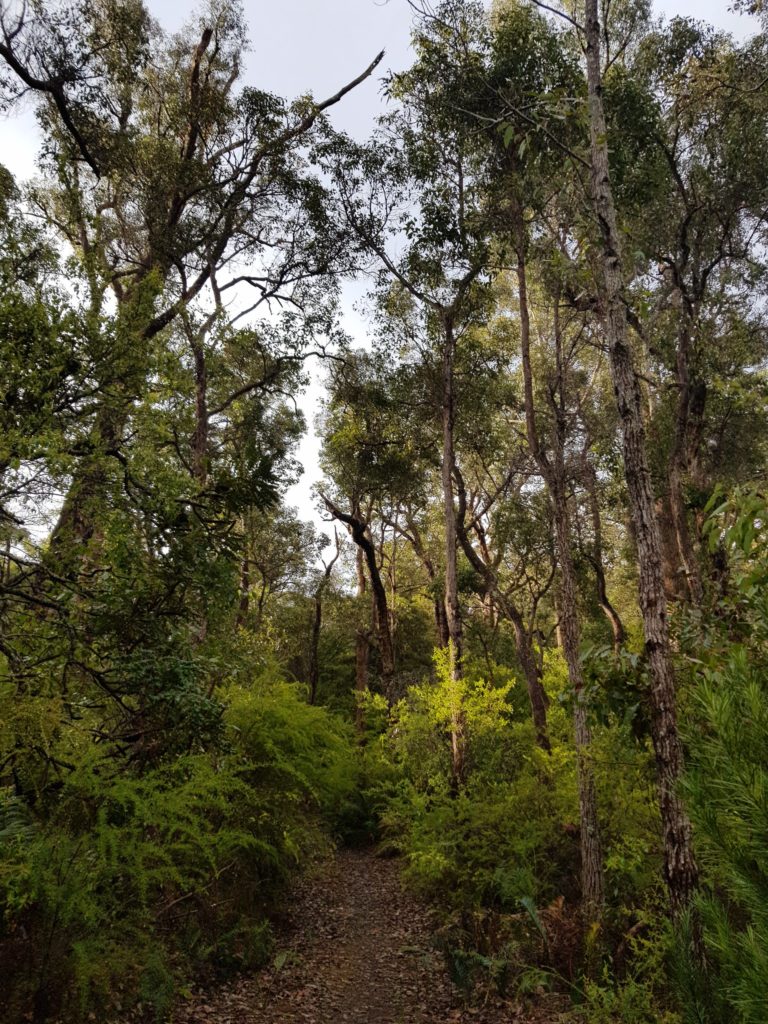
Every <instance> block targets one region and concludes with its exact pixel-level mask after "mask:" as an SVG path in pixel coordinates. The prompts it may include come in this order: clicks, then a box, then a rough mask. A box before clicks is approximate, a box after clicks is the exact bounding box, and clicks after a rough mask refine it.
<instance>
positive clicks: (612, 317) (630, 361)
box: [583, 0, 698, 916]
mask: <svg viewBox="0 0 768 1024" xmlns="http://www.w3.org/2000/svg"><path fill="white" fill-rule="evenodd" d="M583 36H584V40H585V43H586V69H587V86H588V112H589V134H590V150H589V152H590V189H591V196H592V201H593V203H594V210H595V216H596V218H597V223H598V227H599V230H600V241H599V246H600V248H599V249H598V258H599V274H600V277H599V282H600V311H601V313H602V315H603V317H604V323H605V332H606V339H607V343H608V351H609V355H610V362H611V372H612V377H613V386H614V392H615V396H616V404H617V408H618V412H619V419H620V423H621V431H622V441H623V456H624V471H625V475H626V482H627V491H628V495H629V504H630V510H631V513H632V522H633V526H634V537H635V542H636V545H637V556H638V567H639V597H640V609H641V613H642V617H643V628H644V632H645V650H646V654H647V657H648V664H649V668H650V676H651V686H650V692H649V697H650V706H651V735H652V738H653V745H654V751H655V754H656V766H657V775H658V784H659V803H660V810H661V818H662V825H663V830H664V875H665V879H666V882H667V887H668V891H669V897H670V903H671V907H672V912H673V914H675V915H676V916H679V915H680V914H681V913H682V912H683V911H684V910H685V909H686V907H687V906H688V905H689V903H690V901H691V899H692V896H693V893H694V892H695V889H696V886H697V884H698V867H697V864H696V860H695V857H694V853H693V843H692V835H691V824H690V820H689V818H688V815H687V813H686V811H685V808H684V806H683V802H682V799H681V797H680V795H679V793H678V783H679V779H680V776H681V773H682V770H683V746H682V740H681V738H680V733H679V730H678V723H677V709H676V706H677V702H676V692H675V678H674V672H673V667H672V660H671V652H670V644H669V624H668V620H667V602H666V597H665V593H664V581H663V573H662V557H661V542H660V537H659V526H658V522H657V519H656V514H655V502H654V493H653V487H652V482H651V475H650V468H649V464H648V452H647V448H646V432H645V425H644V422H643V411H642V398H641V391H640V384H639V381H638V376H637V372H636V369H635V362H634V354H633V351H632V345H631V342H630V339H629V336H628V326H627V306H626V300H625V271H624V263H623V256H622V253H623V249H624V246H623V239H622V236H621V233H620V229H619V222H618V218H617V212H616V203H615V200H614V195H613V189H612V186H611V170H610V162H609V157H608V152H609V150H608V128H607V124H606V119H605V107H604V102H603V71H604V66H603V63H602V61H601V53H602V30H601V23H600V15H599V9H598V3H597V0H585V3H584V27H583Z"/></svg>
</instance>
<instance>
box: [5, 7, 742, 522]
mask: <svg viewBox="0 0 768 1024" xmlns="http://www.w3.org/2000/svg"><path fill="white" fill-rule="evenodd" d="M148 2H149V7H150V10H151V11H152V12H153V14H154V15H155V16H156V17H157V19H158V20H159V21H160V23H161V24H162V25H163V26H164V27H165V28H167V29H169V30H174V29H177V28H178V27H180V25H181V24H182V22H183V21H184V20H185V19H186V17H187V16H188V12H189V11H190V10H191V9H192V5H187V4H183V3H182V4H180V3H178V2H176V3H174V2H171V0H148ZM244 7H245V12H246V17H247V19H248V23H249V25H250V37H251V50H250V53H249V55H248V63H247V68H246V74H245V77H246V80H247V81H248V82H250V83H253V84H254V85H257V86H259V87H260V88H263V89H268V90H270V91H272V92H275V93H278V94H280V95H283V96H286V97H288V98H292V97H294V96H297V95H301V94H304V93H307V92H311V93H312V94H313V95H314V96H315V98H317V99H321V98H325V97H326V96H328V95H331V94H333V93H334V92H336V90H337V89H338V88H339V87H340V86H341V85H343V84H345V83H346V82H348V81H350V80H351V79H353V78H354V77H356V75H358V74H359V73H360V71H362V70H363V68H365V67H366V66H367V65H368V64H369V63H370V61H371V60H372V59H373V57H374V56H375V55H376V54H377V53H378V52H379V51H380V50H382V49H383V50H385V51H386V56H385V58H384V61H383V63H382V65H381V68H382V71H383V72H386V71H387V70H393V71H399V70H402V69H403V68H405V67H407V66H408V63H409V54H408V46H409V36H410V23H411V10H410V7H409V5H408V0H388V2H387V0H279V2H274V0H272V2H269V3H267V2H265V0H244ZM655 8H656V10H657V11H658V12H659V13H662V14H664V15H666V16H667V17H672V16H674V15H676V14H680V15H686V16H692V17H696V18H701V19H703V20H706V21H709V22H711V23H712V24H714V25H716V26H717V27H719V28H724V29H727V30H728V31H731V32H733V33H734V35H737V36H744V35H746V34H747V33H748V32H749V31H750V29H751V27H752V23H751V21H750V19H747V18H744V17H740V16H738V15H736V14H734V13H732V12H731V11H729V10H728V4H725V3H718V2H715V0H698V2H694V0H685V2H678V3H675V2H672V0H665V2H658V0H657V2H656V4H655ZM381 77H382V75H381V74H377V76H376V77H375V78H372V79H369V80H368V81H367V82H365V83H363V85H361V86H360V87H359V88H357V89H355V90H354V91H353V92H352V93H351V94H350V95H348V96H347V97H345V99H344V100H343V101H342V102H341V103H340V104H339V105H338V106H336V107H335V108H334V109H333V112H332V118H333V121H334V124H335V125H336V126H337V127H339V128H342V129H344V130H346V131H348V132H350V133H351V134H353V135H356V136H358V137H361V138H362V137H365V136H366V135H367V134H368V132H369V130H370V128H371V124H372V121H373V119H374V118H375V116H376V114H377V113H378V112H379V111H380V110H381V109H382V100H381ZM36 149H37V141H36V135H35V123H34V119H33V118H32V116H31V114H30V112H28V111H27V112H25V113H24V114H23V115H22V116H20V117H15V118H13V119H7V120H5V121H0V160H2V162H3V163H5V164H6V166H7V167H8V168H9V170H11V171H12V173H14V174H15V175H16V176H17V178H19V179H24V178H25V177H28V176H29V175H30V174H32V173H33V171H34V158H35V152H36ZM360 292H361V287H360V286H359V285H358V286H357V287H350V288H348V289H347V290H346V292H345V303H344V305H345V324H346V327H347V329H348V330H349V331H350V332H351V333H353V334H354V335H357V336H360V335H361V334H362V332H363V330H364V327H363V322H362V320H361V318H360V317H359V316H358V315H357V314H356V312H355V311H354V309H353V300H354V299H355V298H356V297H357V296H359V294H360ZM360 340H362V338H360ZM318 391H319V389H318V386H317V384H315V386H313V387H312V388H311V389H310V391H309V393H308V394H307V395H306V396H304V398H303V400H302V405H303V408H304V411H305V414H306V416H307V421H308V423H309V427H310V430H309V433H308V435H307V437H306V438H305V440H304V442H303V443H302V446H301V451H300V457H301V460H302V462H303V464H304V467H305V473H304V476H303V478H302V481H301V483H300V484H299V485H298V486H297V487H295V488H292V490H291V492H290V493H289V501H290V502H291V504H294V505H296V506H298V507H299V509H300V511H301V514H302V516H303V517H304V518H315V516H314V515H313V511H312V502H311V499H310V490H311V487H312V484H313V483H314V482H315V481H316V480H317V479H318V476H319V473H318V470H317V448H318V445H317V439H316V438H315V437H314V435H313V432H312V420H313V418H314V415H315V411H316V408H317V400H318Z"/></svg>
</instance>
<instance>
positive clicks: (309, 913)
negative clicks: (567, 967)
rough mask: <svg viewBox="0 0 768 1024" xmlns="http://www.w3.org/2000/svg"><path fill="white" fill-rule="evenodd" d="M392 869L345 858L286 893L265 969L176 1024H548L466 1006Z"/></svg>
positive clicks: (194, 1005) (520, 1012) (426, 922)
mask: <svg viewBox="0 0 768 1024" xmlns="http://www.w3.org/2000/svg"><path fill="white" fill-rule="evenodd" d="M399 873H400V865H399V864H398V863H397V861H395V860H392V859H383V858H381V857H377V856H376V855H375V854H374V852H373V851H371V850H345V851H342V852H341V853H339V854H338V855H337V856H336V857H335V858H334V859H333V860H332V861H330V862H329V863H328V864H326V865H324V866H323V868H322V869H321V870H320V871H319V872H317V873H316V874H314V875H313V876H312V877H310V878H307V879H304V880H303V881H302V882H301V883H300V884H299V885H298V886H297V888H296V889H295V890H294V892H293V894H292V899H291V906H290V911H289V915H288V917H287V919H286V921H285V922H284V923H283V925H282V926H281V927H280V930H279V933H278V936H277V946H276V954H275V956H274V957H273V960H272V963H271V965H270V966H269V967H267V968H265V969H263V970H262V971H259V972H257V973H256V974H254V975H251V976H250V977H249V976H245V977H241V978H239V979H237V980H236V981H235V982H232V983H229V984H228V985H226V986H223V987H222V988H220V989H218V990H217V991H214V992H206V993H200V994H198V995H196V996H194V997H193V998H192V999H190V1000H189V1001H188V1003H187V1004H186V1005H185V1006H184V1007H183V1008H182V1009H181V1010H180V1011H179V1012H178V1013H177V1015H175V1017H174V1020H175V1021H176V1022H178V1024H470V1022H471V1024H502V1022H503V1024H555V1022H556V1021H557V1020H561V1019H562V1018H560V1016H559V1015H558V1014H555V1015H553V1014H552V1012H551V1009H550V1011H549V1012H545V1011H544V1008H543V1007H541V1008H539V1009H538V1010H536V1009H535V1008H532V1007H530V1006H528V1007H525V1008H524V1007H522V1006H521V1005H518V1004H516V1003H513V1002H509V1001H502V1000H500V999H499V998H498V997H496V996H492V997H490V998H488V999H486V1000H485V1001H484V1002H483V1004H482V1005H472V1006H468V1005H466V1001H465V1000H464V999H463V998H462V995H461V993H459V992H458V990H457V989H456V988H455V987H454V986H453V985H452V984H451V981H450V978H449V976H448V973H447V970H446V966H445V960H444V958H443V956H442V955H441V954H440V953H439V952H438V951H437V950H436V949H435V948H434V944H433V942H432V936H433V932H434V930H433V927H432V925H431V918H430V914H429V911H428V909H427V908H425V906H424V905H423V904H422V903H420V902H419V900H418V899H416V898H415V897H414V896H413V895H411V894H410V893H408V892H407V891H406V890H405V889H404V888H403V887H402V885H401V882H400V878H399Z"/></svg>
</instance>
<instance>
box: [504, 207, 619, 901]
mask: <svg viewBox="0 0 768 1024" xmlns="http://www.w3.org/2000/svg"><path fill="white" fill-rule="evenodd" d="M515 235H516V246H517V288H518V303H519V307H520V354H521V360H522V369H523V399H524V404H525V426H526V434H527V437H528V445H529V447H530V449H531V454H532V455H533V458H534V460H535V462H536V465H537V466H538V468H539V472H540V473H541V475H542V477H543V479H544V483H545V484H546V487H547V490H548V491H549V496H550V501H551V503H552V510H553V513H554V519H555V538H556V545H557V561H558V565H559V567H560V614H559V616H558V618H559V628H560V636H561V641H562V647H563V654H564V655H565V661H566V665H567V666H568V681H569V683H570V686H571V689H572V691H573V700H574V704H573V731H574V740H575V745H576V758H577V763H578V782H579V815H580V817H579V820H580V845H581V898H582V904H583V908H584V912H585V914H586V916H587V918H588V919H589V920H596V919H599V918H600V917H601V916H602V912H603V905H604V903H605V884H604V880H603V851H602V843H601V840H600V824H599V820H598V814H597V791H596V788H595V777H594V772H593V770H592V763H591V760H590V747H591V744H592V734H591V730H590V727H589V720H588V717H587V706H586V702H585V686H584V674H583V672H582V669H581V653H580V651H579V646H580V642H581V630H580V627H579V618H578V607H577V591H576V572H575V568H574V563H573V547H572V538H571V526H570V516H569V512H568V499H567V493H566V473H565V433H566V429H567V427H566V423H565V402H564V393H565V380H564V375H565V367H564V365H563V361H562V352H561V345H560V325H559V316H558V309H559V306H558V304H559V297H558V296H555V302H554V335H555V345H556V357H557V360H556V361H557V381H556V385H557V394H558V395H559V399H560V403H559V405H557V404H556V407H555V418H556V424H557V426H556V430H555V452H554V461H550V459H549V457H548V456H547V454H546V452H545V451H544V449H543V447H542V445H541V441H540V438H539V433H538V429H537V425H536V406H535V404H534V396H533V368H532V364H531V324H530V316H529V310H528V280H527V269H526V256H525V250H526V235H525V224H524V221H523V211H522V208H521V207H520V206H519V205H517V206H516V209H515Z"/></svg>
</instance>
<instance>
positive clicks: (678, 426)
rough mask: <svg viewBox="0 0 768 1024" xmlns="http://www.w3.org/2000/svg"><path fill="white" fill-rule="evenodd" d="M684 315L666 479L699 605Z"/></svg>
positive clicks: (683, 563) (685, 567)
mask: <svg viewBox="0 0 768 1024" xmlns="http://www.w3.org/2000/svg"><path fill="white" fill-rule="evenodd" d="M681 316H682V317H683V318H684V319H683V323H682V324H681V326H680V330H679V331H678V336H677V351H676V356H675V361H676V376H677V410H676V415H675V433H674V443H673V445H672V451H671V453H670V456H669V464H668V467H667V481H668V486H669V510H670V514H671V517H672V524H673V526H674V531H675V540H676V543H677V552H678V555H679V557H680V564H681V566H682V569H683V572H684V574H685V582H686V587H687V591H688V598H689V600H690V601H691V603H692V604H694V605H696V606H698V605H700V604H701V601H702V597H703V587H702V581H701V570H700V568H699V563H698V560H697V558H696V552H695V550H694V547H693V541H692V539H691V531H690V528H689V525H688V510H687V509H686V507H685V494H684V484H685V476H686V473H687V471H688V463H689V431H690V415H691V404H692V399H693V394H694V389H693V388H692V386H691V375H690V367H689V361H690V349H691V328H690V325H689V323H688V322H687V316H686V314H685V313H684V312H681Z"/></svg>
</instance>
